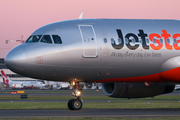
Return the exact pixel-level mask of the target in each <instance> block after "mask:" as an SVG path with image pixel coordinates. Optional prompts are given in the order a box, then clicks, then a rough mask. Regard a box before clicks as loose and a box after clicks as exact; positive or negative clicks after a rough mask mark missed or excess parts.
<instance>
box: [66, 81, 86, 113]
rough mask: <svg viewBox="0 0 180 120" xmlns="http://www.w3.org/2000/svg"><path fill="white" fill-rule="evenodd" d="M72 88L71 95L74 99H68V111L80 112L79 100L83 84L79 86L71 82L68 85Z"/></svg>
mask: <svg viewBox="0 0 180 120" xmlns="http://www.w3.org/2000/svg"><path fill="white" fill-rule="evenodd" d="M70 84H71V86H72V89H73V90H74V92H73V93H72V95H73V96H74V99H70V100H69V101H68V104H67V105H68V108H69V109H70V110H80V109H81V108H82V105H83V102H82V100H81V91H82V88H83V87H84V85H83V84H80V82H74V81H73V82H71V83H70Z"/></svg>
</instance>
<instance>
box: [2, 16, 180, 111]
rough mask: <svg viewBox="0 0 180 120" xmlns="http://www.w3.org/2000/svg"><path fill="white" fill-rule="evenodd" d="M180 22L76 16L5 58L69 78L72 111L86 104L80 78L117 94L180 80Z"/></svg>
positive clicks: (37, 73)
mask: <svg viewBox="0 0 180 120" xmlns="http://www.w3.org/2000/svg"><path fill="white" fill-rule="evenodd" d="M179 26H180V21H179V20H153V19H149V20H148V19H74V20H65V21H60V22H55V23H51V24H47V25H45V26H42V27H40V28H38V29H37V30H35V31H34V32H33V33H32V34H31V35H30V37H29V38H28V39H27V40H26V42H24V43H23V44H21V45H19V46H17V47H15V48H13V49H12V50H11V51H10V52H9V53H8V54H7V55H6V57H5V64H6V66H7V67H8V68H9V69H10V70H12V71H13V72H15V73H18V74H21V75H24V76H28V77H32V78H38V79H45V80H51V81H61V82H70V84H71V86H72V88H73V90H74V92H73V93H72V94H73V96H74V98H73V99H71V100H69V101H68V104H67V105H68V108H69V109H70V110H80V109H81V108H82V105H83V103H82V96H81V91H82V88H83V85H82V84H81V82H88V83H90V82H91V83H92V82H94V83H102V89H103V91H104V93H105V94H106V95H107V96H109V97H115V98H128V99H130V98H143V97H153V96H156V95H161V94H165V93H170V92H172V91H173V90H174V87H175V83H179V82H180V76H179V73H180V51H179V50H180V45H179V43H180V27H179Z"/></svg>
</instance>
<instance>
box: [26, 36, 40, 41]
mask: <svg viewBox="0 0 180 120" xmlns="http://www.w3.org/2000/svg"><path fill="white" fill-rule="evenodd" d="M41 36H42V35H32V36H30V37H29V38H28V39H27V40H26V43H32V42H38V41H39V39H40V38H41Z"/></svg>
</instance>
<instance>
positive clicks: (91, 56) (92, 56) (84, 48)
mask: <svg viewBox="0 0 180 120" xmlns="http://www.w3.org/2000/svg"><path fill="white" fill-rule="evenodd" d="M81 26H83V27H91V29H92V32H93V35H94V41H95V49H96V52H95V55H86V54H85V50H86V47H85V43H84V38H83V33H82V30H81ZM78 27H79V31H80V35H81V39H82V43H83V55H82V56H83V57H86V58H87V57H90V58H95V57H97V56H98V54H97V39H96V33H95V30H94V27H93V26H92V25H78Z"/></svg>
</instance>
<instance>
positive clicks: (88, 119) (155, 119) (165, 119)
mask: <svg viewBox="0 0 180 120" xmlns="http://www.w3.org/2000/svg"><path fill="white" fill-rule="evenodd" d="M0 120H4V119H0ZM8 120H180V117H149V118H123V117H118V118H93V117H79V118H73V117H67V118H54V117H53V118H25V119H23V118H21V119H8Z"/></svg>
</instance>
